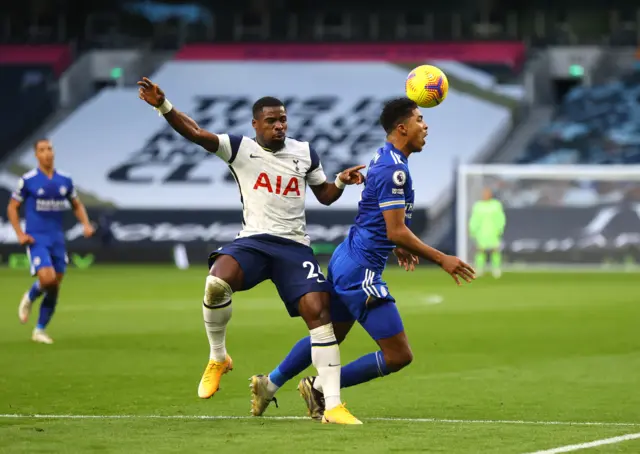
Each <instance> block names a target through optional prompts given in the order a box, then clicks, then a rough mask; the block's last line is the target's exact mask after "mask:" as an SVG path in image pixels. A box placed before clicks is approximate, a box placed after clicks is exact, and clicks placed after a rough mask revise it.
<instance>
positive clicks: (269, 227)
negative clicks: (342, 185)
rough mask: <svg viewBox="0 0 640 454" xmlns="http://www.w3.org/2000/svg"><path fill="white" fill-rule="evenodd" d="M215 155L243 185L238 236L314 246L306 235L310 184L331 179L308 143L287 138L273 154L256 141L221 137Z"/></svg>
mask: <svg viewBox="0 0 640 454" xmlns="http://www.w3.org/2000/svg"><path fill="white" fill-rule="evenodd" d="M218 137H219V139H220V146H219V147H218V151H217V152H216V153H215V154H216V155H217V156H218V157H220V158H221V159H222V160H223V161H225V162H226V163H227V164H228V165H229V168H230V169H231V173H232V174H233V176H234V177H235V179H236V182H237V183H238V188H239V190H240V202H241V203H242V226H243V228H242V231H240V233H239V234H238V238H241V237H247V236H251V235H258V234H269V235H275V236H278V237H282V238H287V239H290V240H293V241H297V242H299V243H302V244H305V245H307V246H308V245H309V244H310V243H311V240H310V238H309V236H308V235H307V232H306V225H307V221H306V217H305V194H306V189H307V184H309V185H310V186H316V185H320V184H322V183H324V182H325V181H327V177H326V175H325V174H324V171H323V170H322V165H321V164H320V159H319V157H318V154H317V153H316V152H315V151H314V150H313V149H312V148H310V147H309V143H308V142H299V141H297V140H295V139H290V138H288V137H287V138H286V139H285V143H284V148H282V149H280V150H278V151H275V152H273V151H268V150H265V149H264V148H262V147H261V146H260V145H258V143H257V142H256V141H255V140H254V139H250V138H248V137H241V136H235V135H228V134H218Z"/></svg>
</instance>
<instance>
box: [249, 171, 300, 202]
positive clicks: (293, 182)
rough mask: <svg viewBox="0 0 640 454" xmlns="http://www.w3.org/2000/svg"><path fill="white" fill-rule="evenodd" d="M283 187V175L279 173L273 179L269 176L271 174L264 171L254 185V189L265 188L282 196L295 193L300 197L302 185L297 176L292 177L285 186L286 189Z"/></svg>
mask: <svg viewBox="0 0 640 454" xmlns="http://www.w3.org/2000/svg"><path fill="white" fill-rule="evenodd" d="M282 187H283V184H282V176H280V175H278V176H277V177H276V178H275V180H271V179H270V178H269V175H267V174H266V173H265V172H262V173H261V174H260V175H258V179H257V180H256V183H255V184H254V185H253V189H254V190H258V189H260V188H264V189H266V190H267V191H268V192H270V193H272V194H273V193H275V194H278V195H282V196H287V195H289V196H293V195H295V196H296V197H300V185H299V183H298V179H297V178H296V177H291V178H290V179H289V182H288V183H287V184H286V186H284V189H282Z"/></svg>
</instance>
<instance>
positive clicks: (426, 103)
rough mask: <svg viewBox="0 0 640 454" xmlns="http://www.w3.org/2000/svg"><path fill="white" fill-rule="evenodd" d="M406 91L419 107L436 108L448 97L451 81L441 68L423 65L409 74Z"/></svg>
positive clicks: (408, 96)
mask: <svg viewBox="0 0 640 454" xmlns="http://www.w3.org/2000/svg"><path fill="white" fill-rule="evenodd" d="M404 89H405V91H406V93H407V98H409V99H410V100H412V101H415V102H416V104H418V106H420V107H436V106H438V105H440V104H442V101H444V100H445V98H446V97H447V92H448V91H449V81H448V80H447V76H445V74H444V73H443V72H442V70H441V69H440V68H436V67H435V66H431V65H422V66H418V67H417V68H415V69H414V70H413V71H411V72H410V73H409V75H408V76H407V81H406V82H405V87H404Z"/></svg>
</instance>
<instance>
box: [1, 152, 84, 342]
mask: <svg viewBox="0 0 640 454" xmlns="http://www.w3.org/2000/svg"><path fill="white" fill-rule="evenodd" d="M35 154H36V159H37V160H38V167H37V168H35V169H33V170H30V171H29V172H27V173H25V174H24V175H23V176H22V178H20V180H19V181H18V188H17V189H16V190H15V191H14V192H13V194H12V197H11V200H10V201H9V206H8V207H7V217H8V218H9V221H10V222H11V225H12V226H13V229H14V230H15V232H16V236H17V237H18V242H19V243H20V244H21V245H23V246H26V247H27V254H28V256H29V260H30V262H31V275H32V276H37V277H38V279H37V280H36V281H35V282H34V284H33V285H32V286H31V288H30V289H29V291H28V292H26V293H25V294H24V296H23V297H22V301H20V305H19V307H18V317H19V318H20V321H21V322H22V323H27V321H28V320H29V315H30V314H31V308H32V306H33V303H34V302H35V301H36V300H37V299H38V298H39V297H40V296H41V295H44V298H43V300H42V304H41V305H40V315H39V317H38V323H37V325H36V327H35V329H34V330H33V333H32V336H31V339H32V340H33V341H34V342H39V343H42V344H52V343H53V340H52V339H51V337H50V336H49V335H48V334H47V333H46V331H45V328H46V327H47V325H48V324H49V322H50V321H51V317H53V313H54V311H55V308H56V304H57V303H58V292H59V290H60V283H61V282H62V278H63V276H64V273H65V271H66V268H67V263H68V259H67V251H66V247H65V236H64V235H65V232H64V227H63V224H62V221H63V218H64V212H65V211H66V210H68V209H69V204H71V207H72V209H73V213H74V214H75V216H76V217H77V218H78V221H79V222H80V223H81V224H82V225H83V227H84V236H85V237H90V236H92V235H93V233H94V228H93V226H92V225H91V223H90V222H89V217H88V216H87V211H86V210H85V208H84V205H83V204H82V202H81V201H80V199H79V198H78V195H77V193H76V189H75V187H74V185H73V181H72V180H71V177H69V176H68V175H65V174H64V173H62V172H59V171H58V170H56V169H55V168H54V165H53V161H54V152H53V146H52V145H51V141H49V140H46V139H41V140H38V141H37V142H36V143H35ZM21 205H24V209H25V210H24V217H25V224H26V228H25V230H22V226H21V225H20V206H21Z"/></svg>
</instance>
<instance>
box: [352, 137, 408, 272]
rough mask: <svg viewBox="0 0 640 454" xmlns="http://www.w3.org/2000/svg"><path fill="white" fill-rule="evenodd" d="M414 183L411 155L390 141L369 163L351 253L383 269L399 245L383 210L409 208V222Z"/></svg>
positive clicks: (406, 215)
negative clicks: (389, 232)
mask: <svg viewBox="0 0 640 454" xmlns="http://www.w3.org/2000/svg"><path fill="white" fill-rule="evenodd" d="M413 201H414V192H413V183H412V181H411V175H410V174H409V166H408V162H407V158H406V157H405V156H404V155H403V154H402V152H401V151H399V150H397V149H396V148H394V146H393V145H391V144H390V143H386V144H385V145H384V146H383V147H382V148H380V149H379V150H378V151H377V152H376V154H375V155H374V157H373V159H372V160H371V162H370V163H369V169H368V170H367V178H366V182H365V186H364V190H363V191H362V195H361V199H360V202H359V204H358V216H357V217H356V222H355V224H354V225H353V226H352V227H351V229H350V230H349V236H348V238H347V243H348V245H349V249H350V253H351V256H352V257H353V258H354V259H355V260H356V261H357V262H358V263H360V264H361V265H362V266H366V267H370V268H373V269H377V270H382V269H383V268H384V266H385V264H386V263H387V259H388V257H389V254H390V253H391V251H392V250H393V248H394V247H395V245H394V244H393V243H392V242H391V241H389V240H388V239H387V226H386V223H385V222H384V217H383V215H382V212H383V211H386V210H393V209H397V208H404V209H405V224H406V225H407V226H409V225H410V223H411V216H412V214H413Z"/></svg>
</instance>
